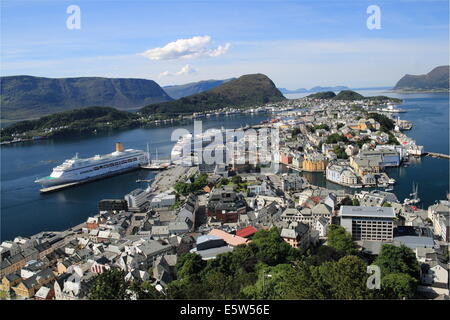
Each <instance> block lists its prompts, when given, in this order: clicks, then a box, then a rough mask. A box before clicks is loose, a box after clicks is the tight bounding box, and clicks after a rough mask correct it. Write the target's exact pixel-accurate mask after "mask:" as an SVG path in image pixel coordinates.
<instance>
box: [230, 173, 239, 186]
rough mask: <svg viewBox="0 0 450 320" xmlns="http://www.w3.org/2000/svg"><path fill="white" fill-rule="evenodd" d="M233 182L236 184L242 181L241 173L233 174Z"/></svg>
mask: <svg viewBox="0 0 450 320" xmlns="http://www.w3.org/2000/svg"><path fill="white" fill-rule="evenodd" d="M231 182H233V183H234V184H240V183H242V178H241V176H239V175H236V176H233V177H232V178H231Z"/></svg>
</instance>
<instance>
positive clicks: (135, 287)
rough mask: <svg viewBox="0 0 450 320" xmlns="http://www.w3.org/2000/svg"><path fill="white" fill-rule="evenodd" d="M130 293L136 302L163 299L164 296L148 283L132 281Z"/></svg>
mask: <svg viewBox="0 0 450 320" xmlns="http://www.w3.org/2000/svg"><path fill="white" fill-rule="evenodd" d="M130 291H131V292H132V293H134V294H135V296H136V299H137V300H156V299H163V298H164V296H163V295H162V294H161V293H160V292H159V291H158V290H156V289H155V287H154V286H152V284H151V283H150V281H133V282H132V283H131V285H130Z"/></svg>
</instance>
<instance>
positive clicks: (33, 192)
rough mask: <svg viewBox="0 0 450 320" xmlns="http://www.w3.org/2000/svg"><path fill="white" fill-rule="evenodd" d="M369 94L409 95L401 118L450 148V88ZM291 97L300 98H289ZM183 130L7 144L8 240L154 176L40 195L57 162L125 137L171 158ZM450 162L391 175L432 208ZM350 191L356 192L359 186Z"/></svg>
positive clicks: (4, 205)
mask: <svg viewBox="0 0 450 320" xmlns="http://www.w3.org/2000/svg"><path fill="white" fill-rule="evenodd" d="M358 92H360V93H361V94H363V95H366V96H371V95H380V94H384V95H388V96H391V97H398V98H401V99H404V103H403V105H401V108H404V109H407V110H408V112H407V113H402V114H400V117H401V119H405V120H411V121H413V129H412V130H411V131H406V134H407V135H409V136H411V137H412V138H414V139H416V141H417V143H418V144H420V145H424V146H425V149H426V151H433V152H440V153H445V154H448V153H449V100H448V98H449V95H448V93H433V94H425V93H420V94H418V93H417V94H416V93H411V94H397V93H391V92H376V91H358ZM288 97H289V98H294V97H296V96H291V95H288ZM268 117H270V115H268V114H258V115H248V114H247V115H231V116H213V117H211V118H205V119H203V129H209V128H221V127H224V128H238V127H241V126H245V125H247V124H249V125H251V124H256V123H260V122H261V121H262V120H265V119H267V118H268ZM179 127H183V128H186V129H188V130H190V131H192V130H193V125H192V123H191V124H187V125H183V126H165V127H162V126H161V127H156V128H152V129H133V130H128V131H119V132H117V131H116V132H112V133H110V134H104V135H96V136H91V137H83V138H70V139H64V140H43V141H39V142H34V143H23V144H15V145H7V146H2V147H1V235H0V238H1V240H6V239H13V238H14V237H15V236H19V235H20V236H29V235H32V234H35V233H37V232H40V231H53V230H54V231H58V230H64V229H67V228H69V227H71V226H74V225H77V224H79V223H82V222H83V221H85V220H86V218H87V217H89V216H92V215H94V214H96V213H97V205H98V201H99V200H101V199H111V198H116V199H117V198H122V197H123V196H124V195H125V194H126V193H128V192H130V191H131V190H133V189H135V188H137V187H146V183H136V180H137V179H152V178H153V177H154V174H153V173H151V172H149V171H143V170H140V171H134V172H130V173H127V174H123V175H120V176H115V177H111V178H108V179H104V180H100V181H96V182H92V183H87V184H84V185H80V186H78V187H75V188H70V189H66V190H61V191H58V192H55V193H50V194H40V193H39V186H38V185H36V184H35V183H34V182H33V181H34V180H35V179H36V177H42V176H46V175H48V174H50V172H51V170H52V168H53V167H55V166H56V165H58V164H60V163H62V162H63V161H64V160H65V159H68V158H71V157H73V156H74V155H75V153H76V152H78V153H79V156H80V157H90V156H93V155H95V154H105V153H109V152H111V151H113V149H114V143H115V142H117V141H121V142H123V143H124V146H125V147H126V148H135V149H143V150H145V148H146V144H147V143H149V144H150V149H151V150H150V152H151V153H152V157H155V149H157V150H158V155H159V156H161V157H168V156H169V154H170V150H171V148H172V146H173V144H174V141H171V134H172V131H173V130H174V129H176V128H179ZM449 163H450V162H449V161H448V160H445V159H434V158H430V157H422V159H421V160H418V161H417V162H414V163H410V164H409V166H408V167H407V168H404V167H401V168H391V169H388V174H389V176H391V177H392V178H394V179H396V180H397V184H396V185H395V193H396V194H397V196H398V197H399V199H400V200H403V199H404V198H405V197H408V196H409V193H411V192H412V183H413V182H416V183H419V197H420V198H421V199H422V201H423V202H422V204H421V205H423V207H424V208H426V207H427V206H428V205H430V204H433V203H434V201H435V200H437V199H443V198H444V197H445V195H446V193H447V192H448V191H449ZM308 178H309V179H311V181H310V182H312V183H314V184H318V185H321V186H326V187H329V188H332V189H337V188H341V187H340V186H338V185H335V184H333V183H330V182H327V181H326V180H325V179H324V175H323V174H313V175H309V176H308ZM349 191H351V192H355V191H356V190H355V189H350V190H349Z"/></svg>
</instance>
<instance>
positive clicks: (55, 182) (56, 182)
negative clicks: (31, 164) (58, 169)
mask: <svg viewBox="0 0 450 320" xmlns="http://www.w3.org/2000/svg"><path fill="white" fill-rule="evenodd" d="M139 168H140V166H135V167H130V168H124V169H121V170H116V171H111V172H107V173H104V174H100V175H96V176H92V177H88V178H83V179H67V178H64V179H60V178H54V179H48V177H44V178H41V179H37V180H36V181H35V182H36V183H38V184H40V185H41V186H42V187H43V188H51V187H56V186H60V185H65V184H72V183H80V184H81V183H87V182H93V181H97V180H101V179H104V178H108V177H112V176H116V175H120V174H123V173H127V172H130V171H134V170H137V169H139Z"/></svg>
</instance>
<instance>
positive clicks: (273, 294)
mask: <svg viewBox="0 0 450 320" xmlns="http://www.w3.org/2000/svg"><path fill="white" fill-rule="evenodd" d="M291 269H292V265H290V264H278V265H276V266H274V267H268V266H264V267H261V268H260V270H259V272H258V280H257V281H256V282H255V283H254V284H253V285H250V286H247V287H245V288H243V289H242V294H243V297H244V298H245V299H283V298H284V296H285V290H286V288H285V281H286V280H287V279H286V277H287V275H288V273H289V271H290V270H291Z"/></svg>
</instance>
